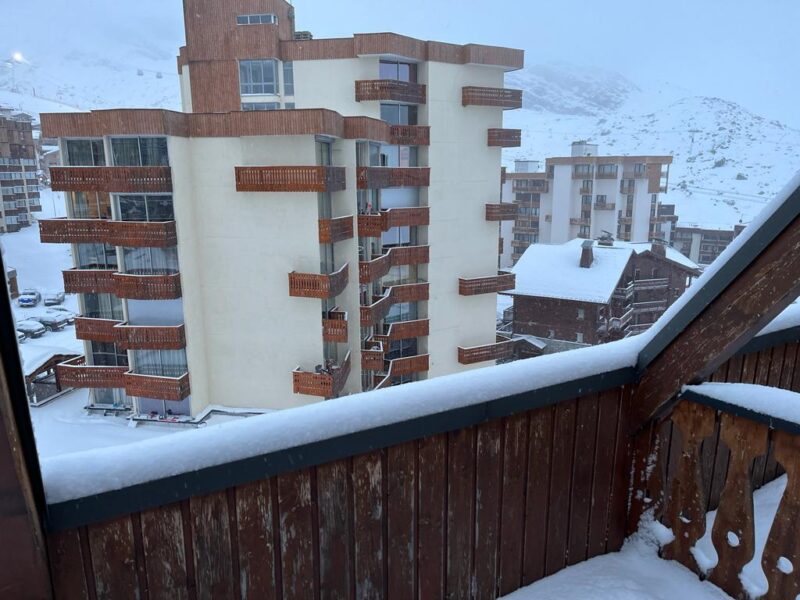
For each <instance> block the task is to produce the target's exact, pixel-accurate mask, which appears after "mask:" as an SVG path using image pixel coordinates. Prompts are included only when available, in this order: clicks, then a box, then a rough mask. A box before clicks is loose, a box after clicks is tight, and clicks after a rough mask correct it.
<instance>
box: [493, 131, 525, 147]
mask: <svg viewBox="0 0 800 600" xmlns="http://www.w3.org/2000/svg"><path fill="white" fill-rule="evenodd" d="M488 144H489V146H499V147H500V148H519V147H520V146H521V145H522V130H521V129H490V130H489V135H488Z"/></svg>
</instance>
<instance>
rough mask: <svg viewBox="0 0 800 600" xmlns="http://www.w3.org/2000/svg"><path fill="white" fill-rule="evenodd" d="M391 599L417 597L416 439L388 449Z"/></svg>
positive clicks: (389, 583)
mask: <svg viewBox="0 0 800 600" xmlns="http://www.w3.org/2000/svg"><path fill="white" fill-rule="evenodd" d="M387 467H388V468H387V499H386V504H387V511H388V514H387V532H388V540H387V545H388V548H389V553H388V554H389V555H388V563H389V564H388V575H389V577H388V591H389V598H390V599H393V598H414V597H415V596H416V579H417V577H416V560H415V558H416V548H417V535H416V521H417V442H409V443H407V444H402V445H400V446H394V447H392V448H389V449H388V451H387Z"/></svg>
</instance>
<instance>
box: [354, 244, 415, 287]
mask: <svg viewBox="0 0 800 600" xmlns="http://www.w3.org/2000/svg"><path fill="white" fill-rule="evenodd" d="M428 262H430V248H429V247H428V246H395V247H394V248H390V249H389V251H388V252H387V253H386V254H381V255H380V256H378V257H377V258H374V259H373V260H371V261H362V262H360V263H358V281H359V283H370V282H372V281H376V280H377V279H380V278H381V277H383V276H384V275H386V274H387V273H388V272H389V270H390V269H391V268H392V267H399V266H405V265H422V264H427V263H428Z"/></svg>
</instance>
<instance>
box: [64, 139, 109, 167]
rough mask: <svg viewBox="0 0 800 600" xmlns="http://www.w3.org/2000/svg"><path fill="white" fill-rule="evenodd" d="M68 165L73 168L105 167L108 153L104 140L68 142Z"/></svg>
mask: <svg viewBox="0 0 800 600" xmlns="http://www.w3.org/2000/svg"><path fill="white" fill-rule="evenodd" d="M65 146H66V150H67V157H66V158H67V161H66V164H67V165H69V166H71V167H103V166H105V164H106V153H105V149H104V148H103V140H101V139H98V140H67V141H66V143H65Z"/></svg>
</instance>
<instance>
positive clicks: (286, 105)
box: [283, 102, 294, 110]
mask: <svg viewBox="0 0 800 600" xmlns="http://www.w3.org/2000/svg"><path fill="white" fill-rule="evenodd" d="M283 108H285V109H286V110H294V102H285V103H284V105H283Z"/></svg>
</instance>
